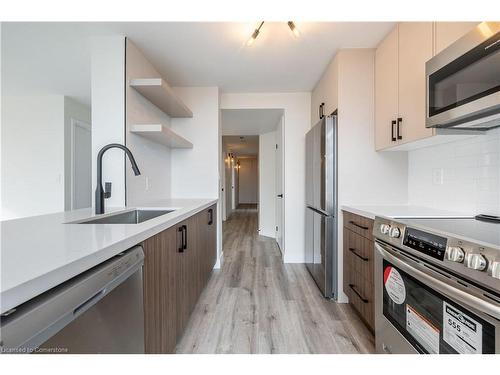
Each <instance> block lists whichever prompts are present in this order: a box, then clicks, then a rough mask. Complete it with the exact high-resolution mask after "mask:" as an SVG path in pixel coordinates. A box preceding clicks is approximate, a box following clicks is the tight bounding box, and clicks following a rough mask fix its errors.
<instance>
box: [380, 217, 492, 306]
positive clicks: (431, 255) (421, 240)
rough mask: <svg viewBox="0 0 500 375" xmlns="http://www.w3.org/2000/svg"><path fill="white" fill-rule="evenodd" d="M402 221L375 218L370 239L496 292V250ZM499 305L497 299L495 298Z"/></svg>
mask: <svg viewBox="0 0 500 375" xmlns="http://www.w3.org/2000/svg"><path fill="white" fill-rule="evenodd" d="M417 228H418V227H416V226H413V225H410V223H405V222H402V221H396V220H393V219H389V218H383V217H376V218H375V222H374V225H373V236H374V237H375V238H376V239H377V240H381V241H383V242H385V243H387V244H389V245H391V246H394V247H395V248H397V249H401V250H404V251H407V252H411V253H413V255H415V256H419V255H423V257H422V258H423V259H424V260H425V261H429V262H431V263H434V264H437V265H439V266H440V267H443V268H444V269H449V270H451V271H453V272H454V273H455V274H458V275H461V277H463V278H464V279H466V280H474V281H475V282H476V283H479V284H481V285H485V286H487V287H488V288H490V289H491V290H495V291H497V293H500V249H497V248H491V247H485V246H481V245H480V244H478V243H473V242H470V241H466V240H462V239H460V238H457V237H452V236H443V235H441V234H440V233H436V232H434V233H433V232H430V231H429V230H427V229H425V230H424V228H421V229H417ZM498 301H499V303H500V298H499V299H498Z"/></svg>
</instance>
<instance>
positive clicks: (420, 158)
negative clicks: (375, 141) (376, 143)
mask: <svg viewBox="0 0 500 375" xmlns="http://www.w3.org/2000/svg"><path fill="white" fill-rule="evenodd" d="M408 167H409V170H408V187H409V201H410V203H411V204H415V205H420V206H429V207H434V208H439V209H444V210H452V211H458V212H464V213H467V214H476V213H489V214H496V215H500V182H499V181H500V128H497V129H493V130H490V131H489V132H487V133H486V134H484V135H479V136H477V137H474V138H470V139H466V140H461V141H455V142H450V143H446V144H442V145H436V146H432V147H426V148H421V149H418V150H414V151H410V152H408ZM441 176H442V178H441Z"/></svg>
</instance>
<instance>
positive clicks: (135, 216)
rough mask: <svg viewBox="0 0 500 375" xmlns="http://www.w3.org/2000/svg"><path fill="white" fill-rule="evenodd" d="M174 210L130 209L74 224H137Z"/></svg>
mask: <svg viewBox="0 0 500 375" xmlns="http://www.w3.org/2000/svg"><path fill="white" fill-rule="evenodd" d="M173 211H174V210H132V211H126V212H121V213H117V214H113V215H107V216H104V217H96V218H92V219H89V220H85V221H80V222H77V223H76V224H139V223H143V222H144V221H148V220H151V219H154V218H155V217H158V216H161V215H166V214H168V213H170V212H173Z"/></svg>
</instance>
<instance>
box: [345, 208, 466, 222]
mask: <svg viewBox="0 0 500 375" xmlns="http://www.w3.org/2000/svg"><path fill="white" fill-rule="evenodd" d="M341 208H342V210H344V211H348V212H351V213H353V214H356V215H360V216H364V217H368V218H370V219H375V216H385V217H388V218H392V219H409V218H413V219H428V218H464V217H465V218H467V217H473V216H474V215H469V214H464V213H460V212H453V211H446V210H438V209H435V208H430V207H421V206H412V205H394V206H390V205H389V206H384V205H380V206H375V205H374V206H366V205H365V206H356V205H353V206H351V205H346V206H342V207H341Z"/></svg>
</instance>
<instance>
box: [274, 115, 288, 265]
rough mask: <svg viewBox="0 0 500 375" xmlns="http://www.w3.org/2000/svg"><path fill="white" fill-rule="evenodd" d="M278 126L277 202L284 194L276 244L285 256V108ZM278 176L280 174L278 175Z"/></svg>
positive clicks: (276, 159)
mask: <svg viewBox="0 0 500 375" xmlns="http://www.w3.org/2000/svg"><path fill="white" fill-rule="evenodd" d="M278 127H280V128H281V132H279V133H281V139H280V143H281V147H277V148H276V153H280V155H281V157H280V160H281V168H280V170H281V178H280V179H281V192H278V190H277V189H276V192H275V193H276V198H275V199H276V202H277V201H278V199H280V198H278V196H277V195H278V194H283V197H282V198H281V212H280V214H281V215H280V216H281V230H280V232H281V245H280V243H279V241H278V236H277V235H276V236H275V238H276V244H277V245H278V249H279V250H280V252H281V256H282V257H283V256H284V255H285V206H286V205H285V202H286V191H285V190H286V188H285V110H284V109H283V114H282V116H281V120H280V124H279V125H278ZM276 130H278V129H276ZM276 134H278V131H277V132H276ZM277 161H278V158H277V157H275V171H276V174H278V162H277ZM277 177H278V178H279V177H280V176H277ZM277 208H278V204H276V208H275V210H276V212H277V211H278V209H277ZM275 221H276V224H277V221H278V215H276V216H275Z"/></svg>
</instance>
